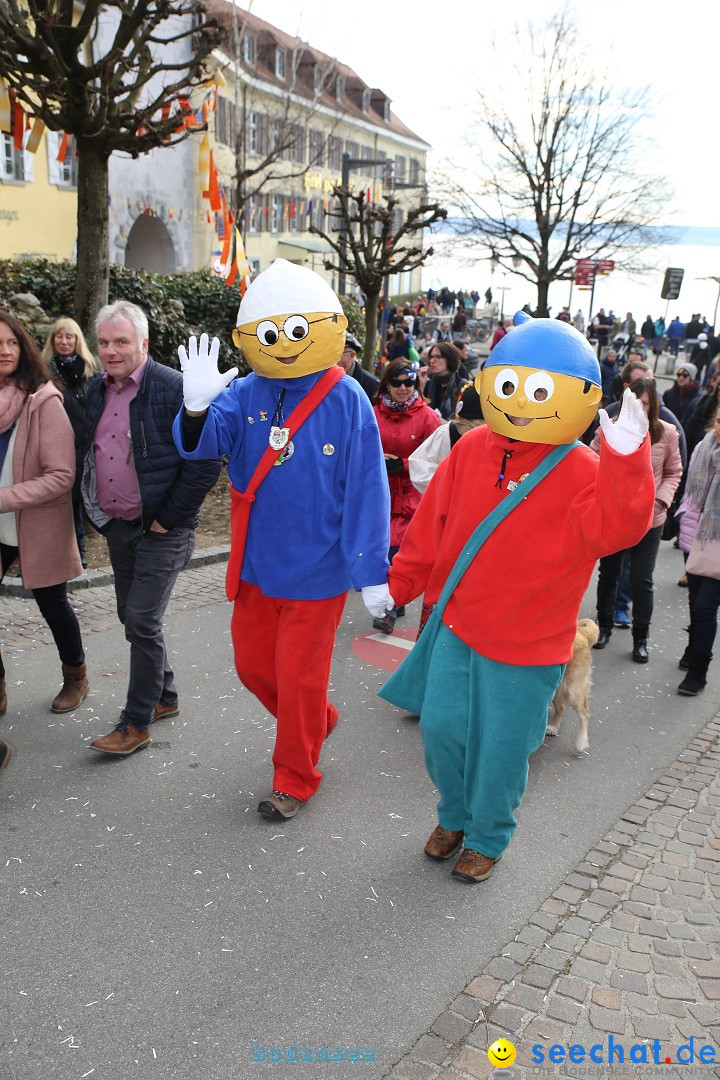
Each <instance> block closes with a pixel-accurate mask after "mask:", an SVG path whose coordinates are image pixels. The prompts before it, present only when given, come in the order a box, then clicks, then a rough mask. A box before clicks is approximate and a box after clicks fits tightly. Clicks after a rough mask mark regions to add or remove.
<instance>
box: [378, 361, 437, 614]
mask: <svg viewBox="0 0 720 1080" xmlns="http://www.w3.org/2000/svg"><path fill="white" fill-rule="evenodd" d="M373 408H374V409H375V417H376V419H377V422H378V428H379V429H380V441H381V442H382V448H383V452H384V454H385V465H386V467H387V473H388V483H389V485H390V551H389V553H388V558H389V559H390V562H392V560H393V556H394V555H395V553H396V552H397V550H398V548H399V547H400V542H401V541H402V538H403V536H404V535H405V531H406V529H407V527H408V525H409V524H410V521H411V519H412V516H413V514H414V513H415V511H416V510H417V507H418V503H419V502H420V498H421V496H420V492H419V491H417V490H416V488H414V487H413V484H412V482H411V480H410V473H409V471H408V458H409V457H410V455H411V454H412V452H413V450H417V448H418V446H421V445H422V443H424V442H425V440H426V439H427V438H429V436H430V435H432V433H433V431H435V430H436V428H437V427H438V425H439V424H440V420H439V419H438V417H437V414H436V413H435V412H434V411H433V409H431V408H430V407H429V406H428V405H426V404H425V402H424V401H423V399H422V395H421V394H420V392H419V390H418V372H417V370H416V369H415V368H413V367H412V365H411V364H409V363H408V361H407V360H404V359H399V360H391V361H390V363H389V364H387V365H386V366H385V368H384V370H383V373H382V378H381V379H380V386H379V387H378V391H377V396H376V400H375V405H374V406H373ZM404 614H405V609H404V608H400V609H398V610H397V611H390V612H386V613H385V615H384V616H383V617H382V618H381V619H373V626H374V627H375V629H376V630H382V631H383V633H385V634H391V633H392V632H393V628H394V626H395V619H396V617H397V616H398V615H404Z"/></svg>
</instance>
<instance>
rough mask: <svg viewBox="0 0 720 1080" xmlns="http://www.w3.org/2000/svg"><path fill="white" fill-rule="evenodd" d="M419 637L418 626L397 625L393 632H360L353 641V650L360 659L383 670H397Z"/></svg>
mask: <svg viewBox="0 0 720 1080" xmlns="http://www.w3.org/2000/svg"><path fill="white" fill-rule="evenodd" d="M416 637H417V627H415V626H408V627H405V626H403V627H400V628H399V629H398V628H397V627H396V628H395V630H394V631H393V632H392V634H383V633H380V631H378V630H372V631H370V633H369V634H360V636H359V637H356V638H355V639H354V640H353V643H352V651H353V652H354V653H355V655H356V656H357V657H359V658H360V660H363V661H364V662H365V663H366V664H372V665H373V666H374V667H378V668H382V669H383V671H395V668H397V667H399V665H400V664H401V663H402V661H403V660H404V659H405V657H406V656H407V654H408V652H409V651H410V646H411V645H412V643H413V642H414V641H415V638H416Z"/></svg>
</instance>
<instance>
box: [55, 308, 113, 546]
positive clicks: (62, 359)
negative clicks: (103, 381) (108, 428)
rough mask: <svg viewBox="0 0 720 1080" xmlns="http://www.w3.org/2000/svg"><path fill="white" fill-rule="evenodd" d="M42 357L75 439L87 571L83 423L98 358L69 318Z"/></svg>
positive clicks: (76, 517) (78, 523)
mask: <svg viewBox="0 0 720 1080" xmlns="http://www.w3.org/2000/svg"><path fill="white" fill-rule="evenodd" d="M42 357H43V360H44V361H45V363H46V364H47V367H48V371H49V372H50V375H51V377H52V379H53V382H54V383H55V385H56V386H57V388H58V390H60V391H61V393H62V396H63V404H64V406H65V412H66V413H67V414H68V418H69V420H70V424H71V426H72V429H73V435H74V436H75V458H76V469H75V486H74V487H73V492H72V505H73V521H74V523H75V535H76V537H77V545H78V551H79V552H80V559H81V561H82V564H83V567H85V566H87V560H86V558H85V528H84V525H83V508H82V498H81V496H80V478H81V476H82V460H81V454H82V451H81V444H82V428H83V419H84V417H85V408H86V406H87V388H88V384H89V382H90V380H91V379H93V378H94V377H95V376H96V375H98V374H100V368H99V367H98V364H97V361H96V360H95V357H94V356H93V354H92V353H91V352H90V349H89V348H88V346H87V342H86V341H85V338H84V337H83V332H82V330H81V329H80V327H79V326H78V324H77V323H76V322H75V320H74V319H70V318H69V317H68V316H67V315H63V316H61V317H60V318H59V319H56V320H55V322H54V323H53V324H52V326H51V327H50V333H49V334H48V337H47V341H46V342H45V347H44V348H43V351H42Z"/></svg>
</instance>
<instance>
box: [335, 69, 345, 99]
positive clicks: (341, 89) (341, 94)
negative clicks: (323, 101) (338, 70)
mask: <svg viewBox="0 0 720 1080" xmlns="http://www.w3.org/2000/svg"><path fill="white" fill-rule="evenodd" d="M335 100H336V101H340V102H343V101H344V100H345V76H344V75H338V76H337V78H336V80H335Z"/></svg>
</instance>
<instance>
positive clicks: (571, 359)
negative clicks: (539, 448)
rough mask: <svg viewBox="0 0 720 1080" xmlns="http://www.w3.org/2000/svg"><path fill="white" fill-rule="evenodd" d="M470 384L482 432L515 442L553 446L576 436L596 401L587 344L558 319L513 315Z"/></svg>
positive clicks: (593, 361)
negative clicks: (484, 424)
mask: <svg viewBox="0 0 720 1080" xmlns="http://www.w3.org/2000/svg"><path fill="white" fill-rule="evenodd" d="M513 321H514V323H515V326H514V328H513V329H512V330H511V331H510V333H509V334H506V335H505V337H504V338H502V340H501V341H499V342H498V344H497V345H496V346H495V348H494V349H493V351H492V352H491V353H490V355H489V357H488V358H487V360H486V361H485V364H484V365H483V368H482V371H481V372H480V374H479V375H478V376H477V378H476V380H475V386H476V388H477V391H478V393H479V395H480V400H481V402H482V410H483V416H484V418H485V420H486V421H487V425H488V427H490V428H492V430H493V431H497V432H498V433H499V434H500V435H507V436H508V438H510V439H518V440H519V441H520V442H537V443H550V444H551V445H553V446H559V445H561V444H564V443H570V442H572V441H573V440H574V439H577V437H578V436H579V435H582V433H583V431H585V429H586V428H587V427H588V426H589V425H590V423H591V421H592V420H593V419H594V417H595V413H596V411H597V407H598V405H599V403H600V398H601V396H602V390H601V382H600V365H599V364H598V361H597V357H596V356H595V353H594V352H593V349H592V347H591V345H590V343H589V342H588V341H587V339H586V338H584V337H583V336H582V334H580V333H579V332H578V331H577V330H576V329H575V327H574V326H569V325H568V324H567V323H564V322H562V321H561V320H559V319H533V318H531V317H530V316H529V315H526V314H525V313H524V312H522V311H519V312H518V313H517V315H516V316H515V318H514V320H513Z"/></svg>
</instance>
